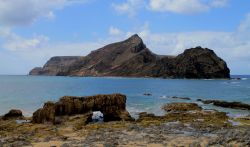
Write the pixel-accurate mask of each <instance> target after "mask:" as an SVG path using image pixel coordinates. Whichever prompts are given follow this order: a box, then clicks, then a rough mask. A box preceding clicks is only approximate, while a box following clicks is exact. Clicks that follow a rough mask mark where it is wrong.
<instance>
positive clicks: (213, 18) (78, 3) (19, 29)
mask: <svg viewBox="0 0 250 147" xmlns="http://www.w3.org/2000/svg"><path fill="white" fill-rule="evenodd" d="M0 10H1V11H0V74H27V73H28V71H29V70H30V69H32V68H33V67H35V66H42V65H43V64H44V63H45V62H46V61H47V60H48V59H49V58H50V57H52V56H57V55H59V56H60V55H87V54H88V53H89V52H90V51H91V50H94V49H98V48H99V47H102V46H103V45H106V44H109V43H112V42H115V41H120V40H123V39H126V38H128V37H129V36H130V35H132V34H134V33H137V34H139V35H140V36H141V37H142V38H143V40H144V42H145V44H146V45H147V46H148V47H149V48H150V49H151V50H152V51H153V52H155V53H157V54H171V55H178V54H180V53H182V52H183V51H184V50H185V49H186V48H191V47H195V46H203V47H207V48H211V49H213V50H214V51H215V52H216V53H217V54H218V55H219V56H220V57H222V58H223V59H225V60H226V61H227V63H228V66H229V67H230V69H231V73H232V74H250V1H240V2H239V1H237V0H114V1H103V0H70V1H69V0H53V1H51V0H11V1H6V0H0Z"/></svg>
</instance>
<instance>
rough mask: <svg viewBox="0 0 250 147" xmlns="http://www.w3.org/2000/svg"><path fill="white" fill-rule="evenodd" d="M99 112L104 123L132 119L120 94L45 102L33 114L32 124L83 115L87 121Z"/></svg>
mask: <svg viewBox="0 0 250 147" xmlns="http://www.w3.org/2000/svg"><path fill="white" fill-rule="evenodd" d="M94 111H100V112H102V114H103V120H104V121H105V122H106V121H120V120H123V121H131V120H133V118H132V117H131V116H130V114H129V112H128V111H127V110H126V96H125V95H122V94H111V95H96V96H89V97H70V96H65V97H62V98H61V99H60V100H59V101H58V102H56V103H53V102H47V103H45V104H44V106H43V108H41V109H38V110H37V111H36V112H34V113H33V118H32V122H33V123H56V120H58V119H60V117H63V116H72V115H77V114H84V115H86V114H87V116H88V118H87V119H86V120H87V121H91V120H92V115H93V114H92V113H93V112H94Z"/></svg>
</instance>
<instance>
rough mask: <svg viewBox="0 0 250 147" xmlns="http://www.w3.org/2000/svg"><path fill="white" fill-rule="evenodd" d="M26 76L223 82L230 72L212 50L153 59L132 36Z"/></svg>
mask: <svg viewBox="0 0 250 147" xmlns="http://www.w3.org/2000/svg"><path fill="white" fill-rule="evenodd" d="M29 75H46V76H120V77H162V78H190V79H191V78H193V79H201V78H202V79H212V78H226V79H227V78H230V70H229V68H228V67H227V64H226V62H225V61H223V60H222V59H221V58H220V57H218V56H217V55H216V54H215V53H214V51H213V50H210V49H207V48H202V47H196V48H191V49H186V50H185V51H184V53H182V54H180V55H178V56H166V55H157V54H155V53H153V52H151V51H150V50H149V49H148V48H147V47H146V45H145V44H144V43H143V40H142V39H141V38H140V37H139V36H138V35H136V34H135V35H133V36H131V37H130V38H128V39H127V40H125V41H122V42H117V43H113V44H110V45H107V46H104V47H103V48H100V49H98V50H95V51H92V52H91V53H90V54H89V55H87V56H75V57H69V56H64V57H52V58H51V59H50V60H49V61H48V62H47V63H46V64H45V65H44V66H43V67H36V68H34V69H33V70H31V71H30V73H29Z"/></svg>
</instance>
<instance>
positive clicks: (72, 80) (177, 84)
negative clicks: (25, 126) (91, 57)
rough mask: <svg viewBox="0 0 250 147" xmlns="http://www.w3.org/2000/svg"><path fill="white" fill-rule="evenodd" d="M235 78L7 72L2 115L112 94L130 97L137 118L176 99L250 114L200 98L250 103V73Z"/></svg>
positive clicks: (1, 89)
mask: <svg viewBox="0 0 250 147" xmlns="http://www.w3.org/2000/svg"><path fill="white" fill-rule="evenodd" d="M232 77H240V78H241V80H236V79H235V80H215V79H211V80H207V79H201V80H194V79H160V78H122V77H53V76H51V77H50V76H5V75H3V76H0V115H3V114H5V113H7V112H8V111H9V110H10V109H21V110H22V111H23V113H24V115H25V116H32V113H33V112H34V111H35V110H37V109H38V108H41V107H42V106H43V104H44V103H45V102H47V101H58V100H59V98H60V97H62V96H91V95H96V94H112V93H121V94H125V95H126V96H127V110H128V111H129V112H130V114H131V115H132V116H133V117H135V118H137V117H138V114H139V113H140V112H149V113H154V114H156V115H163V114H164V112H163V110H162V109H161V107H162V105H164V104H167V103H172V102H195V103H198V104H199V105H201V106H202V107H203V108H204V109H216V110H219V111H223V112H227V114H228V115H229V116H233V117H236V116H242V115H249V114H250V111H246V110H234V109H228V108H221V107H216V106H213V105H211V104H202V103H201V102H198V101H197V99H217V100H225V101H239V102H243V103H247V104H250V76H249V75H244V76H243V75H240V76H232ZM145 93H150V94H152V95H151V96H147V95H144V94H145ZM173 96H176V97H189V98H191V100H182V99H173V98H171V97H173Z"/></svg>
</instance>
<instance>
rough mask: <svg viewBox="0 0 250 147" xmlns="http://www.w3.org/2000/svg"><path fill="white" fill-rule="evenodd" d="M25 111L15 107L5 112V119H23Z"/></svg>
mask: <svg viewBox="0 0 250 147" xmlns="http://www.w3.org/2000/svg"><path fill="white" fill-rule="evenodd" d="M23 118H24V117H23V113H22V111H21V110H16V109H13V110H10V111H9V112H8V113H7V114H5V115H4V116H3V119H4V120H7V119H23Z"/></svg>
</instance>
